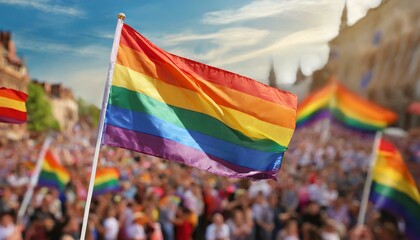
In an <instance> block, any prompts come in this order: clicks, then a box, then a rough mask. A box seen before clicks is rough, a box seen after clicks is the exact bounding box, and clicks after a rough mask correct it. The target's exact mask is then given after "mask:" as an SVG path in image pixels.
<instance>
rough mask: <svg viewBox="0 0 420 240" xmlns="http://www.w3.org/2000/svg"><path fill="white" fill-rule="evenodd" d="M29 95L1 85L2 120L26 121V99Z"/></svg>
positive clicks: (9, 121)
mask: <svg viewBox="0 0 420 240" xmlns="http://www.w3.org/2000/svg"><path fill="white" fill-rule="evenodd" d="M27 98H28V95H27V94H26V93H23V92H19V91H16V90H14V89H9V88H4V87H0V122H5V123H18V124H20V123H24V122H26V118H27V117H26V105H25V103H26V99H27Z"/></svg>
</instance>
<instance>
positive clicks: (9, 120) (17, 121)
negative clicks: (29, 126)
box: [0, 116, 25, 124]
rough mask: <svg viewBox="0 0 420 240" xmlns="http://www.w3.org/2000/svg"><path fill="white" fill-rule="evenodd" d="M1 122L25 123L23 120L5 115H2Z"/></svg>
mask: <svg viewBox="0 0 420 240" xmlns="http://www.w3.org/2000/svg"><path fill="white" fill-rule="evenodd" d="M0 122H4V123H15V124H21V123H24V122H25V121H22V120H19V119H16V118H9V117H4V116H3V117H0Z"/></svg>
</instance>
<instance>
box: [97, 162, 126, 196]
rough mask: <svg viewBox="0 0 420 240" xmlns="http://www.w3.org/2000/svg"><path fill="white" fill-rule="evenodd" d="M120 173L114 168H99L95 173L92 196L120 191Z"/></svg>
mask: <svg viewBox="0 0 420 240" xmlns="http://www.w3.org/2000/svg"><path fill="white" fill-rule="evenodd" d="M119 178H120V173H119V172H118V170H117V169H116V168H101V169H98V170H97V171H96V176H95V183H94V185H93V195H94V196H98V195H101V194H105V193H108V192H114V191H118V190H120V181H119Z"/></svg>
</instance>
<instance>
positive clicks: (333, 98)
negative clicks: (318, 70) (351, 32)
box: [297, 80, 397, 132]
mask: <svg viewBox="0 0 420 240" xmlns="http://www.w3.org/2000/svg"><path fill="white" fill-rule="evenodd" d="M321 118H322V119H325V118H333V119H335V120H337V121H338V122H340V123H342V124H343V125H345V126H346V127H348V128H351V129H355V130H360V131H367V132H374V131H378V130H382V129H384V128H386V127H387V126H389V125H390V124H392V123H394V122H395V121H396V120H397V115H396V114H395V113H394V112H392V111H390V110H388V109H386V108H383V107H381V106H379V105H377V104H375V103H373V102H371V101H368V100H366V99H364V98H362V97H360V96H358V95H357V94H355V93H353V92H352V91H350V90H348V89H347V88H346V87H344V86H343V85H342V84H340V83H339V82H338V81H337V80H331V81H330V83H329V84H327V85H326V86H325V87H323V88H321V89H319V90H318V91H315V92H314V93H312V94H311V95H309V96H308V97H307V98H306V99H305V100H303V101H302V103H300V104H299V107H298V117H297V126H298V127H302V126H306V125H308V124H310V123H311V122H314V121H316V120H319V119H321Z"/></svg>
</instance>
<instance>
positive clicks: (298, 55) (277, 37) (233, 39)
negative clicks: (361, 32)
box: [159, 0, 381, 83]
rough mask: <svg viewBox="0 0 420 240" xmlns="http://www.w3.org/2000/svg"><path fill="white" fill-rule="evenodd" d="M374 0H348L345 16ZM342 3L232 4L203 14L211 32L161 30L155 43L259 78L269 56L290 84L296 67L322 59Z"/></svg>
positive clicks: (353, 17) (353, 16)
mask: <svg viewBox="0 0 420 240" xmlns="http://www.w3.org/2000/svg"><path fill="white" fill-rule="evenodd" d="M380 2H381V1H380V0H348V1H347V8H348V9H347V13H348V14H349V17H348V19H349V21H352V22H353V23H354V22H355V21H357V20H359V19H360V18H361V17H363V16H364V15H365V14H366V12H367V11H368V9H370V8H372V7H376V6H377V5H378V4H380ZM345 3H346V1H345V0H339V1H337V0H254V1H251V2H250V3H248V4H245V5H243V6H242V7H239V8H236V9H223V10H219V11H212V12H207V13H205V14H204V15H203V17H202V19H201V23H203V24H207V25H216V26H217V27H218V30H216V31H213V32H207V33H197V32H183V33H180V34H176V35H166V36H165V37H163V38H161V39H159V43H160V44H162V45H163V46H168V47H169V49H170V51H171V52H174V53H176V54H179V55H181V56H184V57H188V58H192V59H195V60H198V61H203V62H205V63H208V64H211V65H215V66H217V67H222V68H225V69H227V70H231V71H235V72H238V73H240V74H243V75H246V76H249V77H253V78H256V79H258V80H263V81H264V80H266V78H267V74H268V68H267V66H268V64H269V61H268V60H269V59H270V58H272V59H274V63H275V67H276V72H277V77H278V80H279V81H280V82H283V83H291V82H293V81H294V80H295V76H296V71H297V69H298V68H301V70H302V72H303V73H304V74H305V75H310V74H312V73H313V72H314V71H315V70H317V69H320V68H322V67H323V66H324V65H325V63H326V62H327V61H328V56H329V47H328V42H329V41H330V40H332V39H333V38H334V37H336V36H337V34H338V31H339V26H340V22H341V15H342V12H343V9H344V5H345ZM203 29H205V28H203ZM203 29H201V31H202V30H203ZM261 65H263V67H257V66H261ZM250 66H254V67H250ZM265 71H266V72H265Z"/></svg>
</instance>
